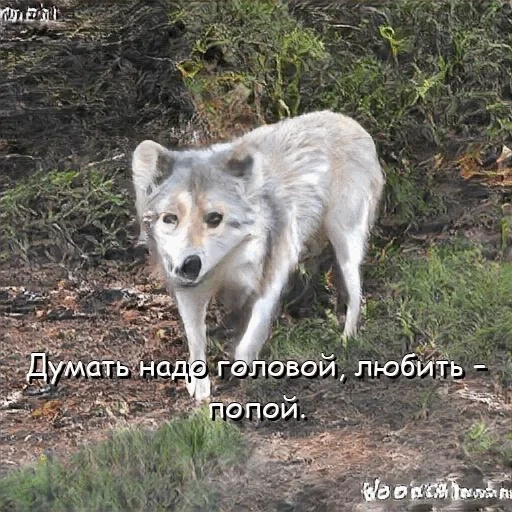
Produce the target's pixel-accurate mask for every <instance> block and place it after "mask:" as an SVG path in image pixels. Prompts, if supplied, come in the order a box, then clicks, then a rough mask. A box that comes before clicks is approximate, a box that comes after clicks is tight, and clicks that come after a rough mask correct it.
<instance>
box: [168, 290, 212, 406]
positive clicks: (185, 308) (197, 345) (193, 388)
mask: <svg viewBox="0 0 512 512" xmlns="http://www.w3.org/2000/svg"><path fill="white" fill-rule="evenodd" d="M175 295H176V302H177V303H178V309H179V312H180V316H181V318H182V320H183V325H184V327H185V334H186V336H187V343H188V349H189V364H192V363H193V362H194V361H204V362H205V364H207V360H206V344H207V338H206V308H207V306H208V302H209V301H210V298H211V294H210V293H207V292H200V291H199V290H197V289H194V290H187V289H185V290H177V291H176V293H175ZM187 390H188V392H189V393H190V396H192V397H195V399H196V400H198V401H200V400H204V399H206V398H208V397H209V396H210V393H211V383H210V378H209V377H208V376H206V377H204V378H202V379H197V378H195V377H194V376H192V375H190V382H188V380H187Z"/></svg>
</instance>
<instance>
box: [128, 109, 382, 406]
mask: <svg viewBox="0 0 512 512" xmlns="http://www.w3.org/2000/svg"><path fill="white" fill-rule="evenodd" d="M132 176H133V183H134V188H135V193H136V210H137V217H138V220H139V222H140V223H141V226H142V229H141V238H140V241H141V243H144V244H147V245H148V248H149V250H150V253H152V254H154V255H155V256H156V260H157V261H158V262H159V264H160V266H161V267H162V269H163V271H164V274H165V276H166V280H167V285H168V288H169V290H170V291H171V292H172V293H173V294H174V297H175V300H176V303H177V306H178V310H179V313H180V316H181V318H182V321H183V325H184V329H185V334H186V337H187V341H188V347H189V352H190V354H189V362H190V363H192V362H193V361H198V360H200V361H206V345H207V339H206V326H205V318H206V311H207V307H208V304H209V302H210V300H211V299H212V297H213V296H215V295H218V294H221V297H223V298H224V299H230V298H231V301H232V303H234V304H236V305H238V306H239V307H240V306H241V307H243V308H244V309H245V310H246V311H248V312H249V314H248V321H247V323H246V327H245V332H244V334H243V335H242V337H241V340H240V342H239V344H238V346H237V348H236V351H235V360H241V361H245V362H246V363H250V362H252V361H253V360H254V359H255V358H257V357H258V354H259V352H260V349H261V348H262V346H263V345H264V343H265V341H266V339H267V338H268V336H269V334H270V331H271V327H272V321H273V318H274V316H275V313H276V310H277V308H278V306H279V302H280V298H281V295H282V293H283V291H284V290H285V287H286V285H287V282H288V279H289V276H290V274H291V273H292V272H293V270H294V269H296V267H297V265H298V264H299V262H300V261H302V259H303V258H304V257H306V256H307V255H308V254H310V255H311V254H313V255H314V254H317V252H315V251H318V250H319V247H321V245H322V241H327V240H328V241H329V242H330V243H331V244H332V247H333V248H334V253H335V255H336V260H337V263H338V265H339V269H340V271H341V274H342V276H343V281H344V285H345V291H346V293H347V296H348V301H347V311H346V317H345V326H344V330H343V336H344V337H346V338H349V337H351V336H353V335H354V334H356V332H357V326H358V318H359V315H360V307H361V293H362V291H361V289H362V288H361V275H360V265H361V263H362V261H363V258H364V255H365V247H366V243H367V239H368V236H369V231H370V229H371V227H372V225H373V224H374V221H375V218H376V215H377V211H378V206H379V201H380V199H381V196H382V191H383V187H384V182H385V178H384V173H383V170H382V168H381V166H380V164H379V159H378V156H377V152H376V147H375V144H374V141H373V139H372V137H371V136H370V135H369V134H368V132H366V131H365V130H364V128H363V127H362V126H361V125H360V124H359V123H357V122H356V121H355V120H353V119H351V118H349V117H347V116H344V115H342V114H337V113H333V112H330V111H321V112H313V113H309V114H304V115H301V116H297V117H293V118H287V119H285V120H283V121H280V122H278V123H276V124H271V125H264V126H261V127H259V128H256V129H255V130H253V131H251V132H249V133H246V134H245V135H243V136H241V137H239V138H237V139H235V140H232V141H231V142H221V143H217V144H213V145H211V146H209V147H206V148H192V149H181V150H170V149H167V148H164V147H163V146H161V145H160V144H158V143H156V142H154V141H151V140H145V141H143V142H141V143H140V144H139V145H138V146H137V148H136V149H135V151H134V154H133V160H132ZM187 388H188V391H189V393H190V394H191V395H192V396H194V397H195V398H196V399H198V400H202V399H204V398H208V397H209V396H210V393H211V385H210V380H209V378H204V379H192V382H190V383H188V384H187Z"/></svg>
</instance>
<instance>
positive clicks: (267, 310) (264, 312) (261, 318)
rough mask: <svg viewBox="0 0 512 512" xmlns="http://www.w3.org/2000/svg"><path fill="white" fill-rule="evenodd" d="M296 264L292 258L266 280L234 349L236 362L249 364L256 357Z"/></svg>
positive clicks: (268, 331) (266, 336) (265, 338)
mask: <svg viewBox="0 0 512 512" xmlns="http://www.w3.org/2000/svg"><path fill="white" fill-rule="evenodd" d="M296 263H297V262H296V260H295V258H294V259H293V261H289V262H287V263H286V265H283V266H282V267H281V268H278V269H275V270H274V272H273V275H272V277H273V279H272V278H270V279H268V280H267V286H266V289H265V290H264V292H263V293H262V294H261V295H260V296H259V297H258V298H257V299H256V301H255V303H254V305H253V308H252V311H251V316H250V319H249V323H248V325H247V328H246V330H245V333H244V335H243V336H242V339H241V340H240V343H239V344H238V347H237V348H236V351H235V360H236V361H244V362H246V363H247V364H250V363H251V362H252V361H254V360H255V359H256V358H257V357H258V355H259V353H260V350H261V348H262V347H263V345H264V343H265V341H266V340H267V338H268V336H269V335H270V330H271V327H272V320H273V319H274V314H275V312H276V310H277V308H278V305H279V300H280V299H281V295H282V293H283V290H284V287H285V286H286V283H287V281H288V278H289V276H290V272H291V271H292V270H293V268H294V267H295V265H296Z"/></svg>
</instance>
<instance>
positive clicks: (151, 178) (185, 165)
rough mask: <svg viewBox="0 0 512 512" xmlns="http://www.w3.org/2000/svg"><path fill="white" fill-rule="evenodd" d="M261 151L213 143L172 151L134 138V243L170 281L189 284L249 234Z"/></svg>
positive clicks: (201, 277) (223, 260)
mask: <svg viewBox="0 0 512 512" xmlns="http://www.w3.org/2000/svg"><path fill="white" fill-rule="evenodd" d="M260 166H261V156H260V155H259V153H258V152H256V151H253V150H251V149H249V148H246V147H242V146H238V147H235V146H233V145H231V144H217V145H215V146H212V147H210V148H208V149H196V150H186V151H171V150H168V149H166V148H164V147H163V146H161V145H160V144H157V143H156V142H153V141H150V140H146V141H144V142H141V143H140V144H139V145H138V146H137V148H136V149H135V152H134V154H133V160H132V173H133V183H134V187H135V193H136V208H137V215H138V218H139V222H140V223H141V237H140V238H139V242H140V243H142V244H146V243H148V245H149V246H150V249H151V250H152V251H155V252H156V253H157V255H158V256H159V259H160V262H161V264H162V266H163V268H164V270H165V272H166V274H167V277H168V279H169V280H170V282H171V283H172V284H173V285H175V286H195V285H197V284H198V283H200V282H202V281H203V280H204V279H205V278H206V277H207V276H208V275H210V274H211V272H212V270H213V269H214V268H216V267H217V266H218V265H219V264H220V263H228V260H229V256H230V255H231V254H232V253H233V251H234V250H235V249H237V248H238V247H240V245H241V244H243V242H244V241H246V240H248V239H249V238H250V237H251V231H252V229H253V228H254V224H255V222H256V214H257V212H256V209H255V207H254V206H253V205H251V193H252V191H254V190H255V189H256V188H257V185H258V182H259V181H260V180H261V177H259V176H261V173H259V167H260Z"/></svg>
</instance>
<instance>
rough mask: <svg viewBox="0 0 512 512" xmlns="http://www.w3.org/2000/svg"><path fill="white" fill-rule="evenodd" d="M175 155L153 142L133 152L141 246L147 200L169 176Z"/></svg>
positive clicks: (143, 235) (140, 146)
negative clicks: (159, 183)
mask: <svg viewBox="0 0 512 512" xmlns="http://www.w3.org/2000/svg"><path fill="white" fill-rule="evenodd" d="M174 160H175V154H174V153H173V152H172V151H170V150H168V149H166V148H164V147H163V146H162V145H160V144H158V143H157V142H154V141H152V140H145V141H143V142H141V143H140V144H139V145H138V146H137V147H136V148H135V151H134V152H133V157H132V179H133V186H134V188H135V198H136V199H135V208H136V210H137V218H138V220H139V223H140V224H141V236H140V237H139V242H138V243H139V244H142V245H143V244H144V243H145V233H144V230H143V229H142V223H143V217H144V214H145V212H146V209H147V198H148V196H149V195H150V194H151V193H152V192H153V190H154V189H155V187H156V186H157V183H158V181H159V178H162V177H163V176H169V175H170V174H171V173H172V167H173V163H174Z"/></svg>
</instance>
